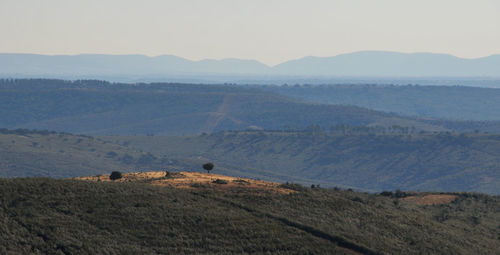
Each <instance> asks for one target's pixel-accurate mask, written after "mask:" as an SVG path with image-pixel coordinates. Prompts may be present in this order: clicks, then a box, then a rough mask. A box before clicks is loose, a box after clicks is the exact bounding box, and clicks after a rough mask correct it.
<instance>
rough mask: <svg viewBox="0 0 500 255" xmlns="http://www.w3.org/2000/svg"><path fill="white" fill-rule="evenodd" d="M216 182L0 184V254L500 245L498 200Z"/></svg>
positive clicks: (488, 250)
mask: <svg viewBox="0 0 500 255" xmlns="http://www.w3.org/2000/svg"><path fill="white" fill-rule="evenodd" d="M223 185H224V184H212V185H196V184H193V186H192V187H191V188H190V189H176V188H172V187H169V186H151V185H149V184H148V182H147V181H146V182H119V183H109V182H91V181H76V180H54V179H44V178H29V179H0V219H1V223H0V240H2V242H0V253H2V254H200V253H211V254H215V253H217V254H221V253H238V254H241V253H244V254H245V253H246V254H248V253H257V254H263V253H266V254H267V253H273V254H495V253H496V252H497V251H498V247H499V245H500V241H499V240H500V233H499V232H498V229H499V227H500V214H499V212H498V208H499V207H500V201H499V199H498V197H493V196H487V195H480V194H469V193H460V194H449V195H447V196H449V197H451V198H452V200H451V202H449V201H450V200H447V201H445V202H444V203H442V204H437V205H419V204H415V203H413V202H411V201H412V200H405V199H402V198H397V197H395V196H394V194H393V195H391V194H384V195H386V196H381V195H374V194H365V193H356V192H350V191H339V190H329V189H318V188H315V189H310V188H303V187H300V186H296V185H288V186H286V187H288V188H294V189H295V190H296V191H295V192H292V193H290V194H283V193H274V192H270V191H265V190H262V191H259V190H255V189H253V190H249V189H246V188H245V187H244V186H245V184H244V183H242V184H241V187H233V188H231V189H223V188H219V187H221V186H223ZM404 195H405V194H402V193H397V196H398V197H402V196H404ZM418 195H419V196H423V195H425V194H418ZM443 196H444V195H443ZM441 202H443V201H441Z"/></svg>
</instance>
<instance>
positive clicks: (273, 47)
mask: <svg viewBox="0 0 500 255" xmlns="http://www.w3.org/2000/svg"><path fill="white" fill-rule="evenodd" d="M360 50H389V51H400V52H435V53H449V54H453V55H456V56H459V57H466V58H475V57H482V56H487V55H492V54H500V0H345V1H344V0H301V1H299V0H0V52H2V53H6V52H16V53H39V54H80V53H105V54H145V55H149V56H157V55H163V54H172V55H177V56H181V57H185V58H188V59H191V60H199V59H204V58H214V59H221V58H242V59H256V60H259V61H261V62H263V63H266V64H270V65H274V64H277V63H280V62H283V61H286V60H290V59H295V58H300V57H303V56H333V55H337V54H342V53H349V52H353V51H360Z"/></svg>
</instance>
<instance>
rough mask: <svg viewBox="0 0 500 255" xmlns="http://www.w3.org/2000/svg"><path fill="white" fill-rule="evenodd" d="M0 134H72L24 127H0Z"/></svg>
mask: <svg viewBox="0 0 500 255" xmlns="http://www.w3.org/2000/svg"><path fill="white" fill-rule="evenodd" d="M0 134H5V135H32V134H36V135H57V134H63V135H73V134H71V133H66V132H56V131H49V130H37V129H26V128H17V129H7V128H0ZM79 136H84V137H90V136H86V135H79Z"/></svg>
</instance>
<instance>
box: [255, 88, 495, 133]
mask: <svg viewBox="0 0 500 255" xmlns="http://www.w3.org/2000/svg"><path fill="white" fill-rule="evenodd" d="M262 88H263V89H265V90H267V91H270V92H274V93H279V94H282V95H285V96H289V97H293V98H298V99H302V100H305V101H307V102H313V103H322V104H341V105H356V106H360V107H365V108H369V109H374V110H378V111H384V112H395V113H399V114H403V115H407V116H422V117H428V118H440V119H448V120H475V121H485V120H490V121H498V120H500V89H493V88H474V87H460V86H383V85H322V86H266V87H262ZM497 125H498V124H497Z"/></svg>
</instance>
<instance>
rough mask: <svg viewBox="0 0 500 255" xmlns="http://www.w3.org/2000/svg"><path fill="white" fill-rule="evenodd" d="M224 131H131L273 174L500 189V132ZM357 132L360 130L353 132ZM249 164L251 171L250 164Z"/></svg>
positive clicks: (176, 152) (158, 144)
mask: <svg viewBox="0 0 500 255" xmlns="http://www.w3.org/2000/svg"><path fill="white" fill-rule="evenodd" d="M346 132H347V134H345V135H342V134H338V133H331V132H317V133H311V132H265V131H241V132H220V133H215V134H212V135H202V136H192V137H160V136H158V137H154V138H151V137H150V138H148V137H126V138H125V137H123V138H121V139H123V141H127V142H129V143H130V146H132V147H136V148H140V149H142V150H144V151H150V152H156V153H161V154H166V155H170V156H173V157H184V158H186V157H193V158H198V157H204V158H207V159H209V160H212V161H214V162H215V163H216V164H222V163H227V164H232V165H235V166H239V168H240V169H239V170H240V171H241V172H247V173H252V172H253V171H254V170H253V169H260V170H262V171H267V172H272V173H273V174H274V176H273V179H274V180H280V181H301V182H303V183H309V184H310V183H321V184H323V185H329V186H333V185H339V186H348V187H354V188H357V189H363V190H374V191H381V190H395V189H404V190H434V191H477V192H486V193H492V194H500V189H499V187H500V177H499V175H498V173H499V172H498V169H500V163H499V162H500V137H499V136H498V135H484V134H462V135H459V134H451V133H440V134H432V133H424V134H411V135H402V134H363V133H358V134H356V133H351V134H350V133H349V132H351V131H346ZM352 132H355V131H352ZM245 168H246V169H245Z"/></svg>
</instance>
